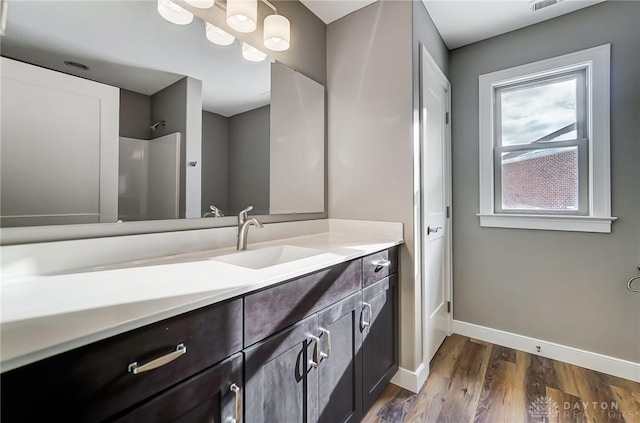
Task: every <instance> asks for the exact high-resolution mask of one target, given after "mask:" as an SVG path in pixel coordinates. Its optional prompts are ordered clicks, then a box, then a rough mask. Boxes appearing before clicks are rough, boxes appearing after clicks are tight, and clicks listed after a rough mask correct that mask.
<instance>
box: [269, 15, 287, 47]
mask: <svg viewBox="0 0 640 423" xmlns="http://www.w3.org/2000/svg"><path fill="white" fill-rule="evenodd" d="M290 37H291V24H290V23H289V19H287V18H285V17H284V16H282V15H269V16H267V17H266V18H265V19H264V38H263V41H264V46H265V47H266V48H268V49H269V50H273V51H285V50H287V49H288V48H289V42H290Z"/></svg>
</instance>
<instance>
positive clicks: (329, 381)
mask: <svg viewBox="0 0 640 423" xmlns="http://www.w3.org/2000/svg"><path fill="white" fill-rule="evenodd" d="M361 310H362V293H361V292H358V293H357V294H355V295H352V296H350V297H348V298H345V299H344V300H342V301H340V302H338V303H337V304H335V305H333V306H331V307H329V308H327V309H326V310H323V311H321V312H320V313H319V314H318V324H319V327H318V330H319V334H320V337H319V338H320V346H321V348H322V351H323V352H324V354H327V355H328V357H323V358H322V361H321V362H320V365H319V366H318V409H319V421H320V422H323V423H357V422H359V421H360V419H361V418H362V395H361V393H362V356H361V354H360V348H361V346H362V332H361V331H360V316H361Z"/></svg>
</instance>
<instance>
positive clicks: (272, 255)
mask: <svg viewBox="0 0 640 423" xmlns="http://www.w3.org/2000/svg"><path fill="white" fill-rule="evenodd" d="M322 253H323V252H322V251H318V250H314V249H311V248H304V247H295V246H293V245H278V246H274V247H266V248H260V249H258V250H251V251H242V252H239V253H234V254H228V255H225V256H218V257H214V258H212V260H214V261H219V262H222V263H227V264H232V265H234V266H240V267H246V268H248V269H264V268H266V267H271V266H277V265H279V264H285V263H289V262H292V261H296V260H301V259H304V258H308V257H313V256H317V255H320V254H322Z"/></svg>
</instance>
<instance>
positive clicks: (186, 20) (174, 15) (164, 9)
mask: <svg viewBox="0 0 640 423" xmlns="http://www.w3.org/2000/svg"><path fill="white" fill-rule="evenodd" d="M158 13H160V16H162V17H163V18H165V19H166V20H168V21H169V22H171V23H174V24H176V25H188V24H190V23H191V22H192V21H193V13H191V12H189V11H188V10H185V9H183V8H182V7H180V6H178V5H177V4H175V3H174V2H172V1H170V0H158Z"/></svg>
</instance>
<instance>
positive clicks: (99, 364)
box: [1, 234, 402, 423]
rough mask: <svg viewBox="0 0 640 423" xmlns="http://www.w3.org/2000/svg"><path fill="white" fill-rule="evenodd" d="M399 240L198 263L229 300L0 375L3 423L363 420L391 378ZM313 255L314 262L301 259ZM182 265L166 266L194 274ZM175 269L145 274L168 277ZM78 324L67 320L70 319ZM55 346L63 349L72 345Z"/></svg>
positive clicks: (206, 298) (302, 244)
mask: <svg viewBox="0 0 640 423" xmlns="http://www.w3.org/2000/svg"><path fill="white" fill-rule="evenodd" d="M349 239H351V240H352V242H350V243H349V242H347V240H349ZM401 242H402V241H401V239H396V240H391V239H389V238H385V239H381V238H378V239H375V237H359V239H357V241H356V240H355V238H354V237H353V236H351V237H349V236H347V235H344V236H343V235H338V234H319V235H315V236H309V237H301V238H297V239H296V238H294V239H292V240H286V243H287V245H286V246H282V245H270V246H257V247H255V248H254V249H251V248H250V250H249V251H248V252H242V253H234V254H223V255H222V256H216V255H215V253H212V254H214V256H213V257H212V258H211V257H210V258H208V259H203V260H206V261H207V262H206V264H207V265H210V266H211V267H210V269H211V270H212V272H213V271H214V270H217V274H218V275H220V276H219V277H220V278H221V279H226V280H227V281H229V280H232V279H234V278H235V279H234V280H236V281H237V285H236V286H234V287H233V289H231V288H230V289H228V290H227V291H226V292H225V291H224V290H222V291H216V293H215V294H212V293H211V292H209V293H206V294H202V298H199V297H198V298H197V301H196V299H195V298H196V297H193V298H191V297H190V299H189V302H190V304H191V305H195V306H194V307H195V308H193V307H186V308H185V307H182V308H180V307H177V308H175V307H174V308H173V309H172V310H173V311H172V312H171V313H173V314H175V315H174V316H172V317H169V318H157V317H156V319H157V321H155V322H152V323H150V324H145V325H143V326H141V327H137V328H135V329H131V330H124V331H123V332H122V333H119V334H117V335H115V336H109V337H106V338H105V339H101V340H98V341H96V342H91V343H88V344H86V345H82V346H79V347H75V346H74V347H73V348H71V349H69V350H67V351H65V352H61V353H55V354H54V355H51V356H49V357H46V358H43V359H38V360H36V361H35V362H30V363H28V364H24V365H15V364H13V365H11V367H12V369H10V370H6V371H4V373H3V374H2V375H1V383H2V388H3V389H2V419H3V420H4V421H46V420H51V419H56V420H58V419H64V420H67V421H86V422H97V421H126V422H129V421H130V422H143V421H189V422H190V421H215V422H233V421H235V422H241V421H245V422H265V423H267V422H282V423H284V422H302V421H307V422H316V421H322V422H357V421H360V419H361V417H362V416H363V413H365V412H366V410H367V409H368V408H369V407H370V406H371V404H372V403H373V401H374V400H375V399H376V398H377V396H378V395H379V394H380V393H381V391H382V390H383V389H384V388H385V387H386V385H387V383H388V382H389V380H390V379H391V377H392V376H393V375H394V374H395V372H396V370H397V368H398V329H399V327H398V273H397V271H398V250H399V247H398V244H400V243H401ZM291 244H293V245H291ZM310 247H313V249H316V251H319V252H321V254H318V255H315V256H309V257H304V254H302V253H304V251H303V250H305V249H309V250H311V248H310ZM274 251H275V252H277V254H279V256H278V255H277V254H276V255H274V254H275V253H274ZM243 254H244V256H242V255H243ZM246 254H254V255H255V257H253V256H247V255H246ZM296 254H298V255H296ZM301 254H302V256H300V255H301ZM276 256H277V257H276ZM241 257H249V258H248V259H244V258H241ZM265 257H267V258H265ZM278 257H279V258H278ZM283 257H284V258H283ZM287 257H289V258H287ZM297 257H302V258H297ZM257 258H259V260H257ZM289 259H291V260H290V261H288V262H286V263H285V262H284V261H287V260H289ZM188 260H193V261H187V262H186V263H185V262H183V263H178V264H173V266H178V268H179V269H185V268H186V267H185V266H189V265H190V264H193V265H194V266H198V265H202V263H200V261H202V260H195V259H193V257H188ZM234 260H235V262H234ZM238 260H239V261H238ZM243 260H246V261H243ZM256 260H257V261H256ZM260 260H263V262H262V264H256V263H258V262H259V261H260ZM269 260H271V261H269ZM278 260H280V261H283V263H280V262H279V261H278ZM178 261H181V260H178ZM231 263H235V264H231ZM274 263H275V264H274ZM327 263H328V264H327ZM171 266H172V265H148V266H146V268H147V269H148V270H149V271H157V270H158V269H157V268H158V267H160V268H163V267H164V272H165V273H168V272H170V271H171ZM256 266H257V267H256ZM261 266H262V267H261ZM278 269H280V270H279V271H278ZM310 269H312V270H311V271H309V270H310ZM133 270H136V271H138V272H139V271H141V270H140V268H134V269H133ZM235 270H237V273H236V274H235V276H234V275H233V271H235ZM103 272H107V273H108V272H109V270H108V269H107V270H103ZM95 273H100V272H95ZM134 273H135V272H134ZM134 273H132V274H134ZM81 274H83V273H81ZM125 274H127V272H126V269H116V270H115V273H114V275H120V277H124V276H123V275H125ZM278 274H280V276H281V277H280V278H279V279H278V277H277V276H276V277H274V276H273V275H278ZM139 275H140V273H138V276H139ZM251 275H253V276H251ZM291 275H293V276H291ZM208 278H209V279H210V280H211V281H214V280H215V273H211V274H210V275H208ZM252 278H253V279H252ZM241 279H242V280H241ZM185 283H186V284H187V283H188V282H187V281H185ZM133 305H135V303H134V304H133ZM133 305H132V306H133ZM189 308H193V309H191V310H189ZM182 310H189V311H184V312H182ZM83 313H85V312H83V311H75V312H71V313H66V314H68V315H70V316H71V317H70V319H71V320H69V321H70V322H72V321H73V318H74V317H75V318H77V319H79V320H81V319H83ZM114 313H117V311H114ZM165 313H166V310H165ZM165 315H166V314H163V313H157V314H156V316H165ZM86 316H88V315H86V314H85V317H86ZM59 318H60V317H59V316H58V317H56V316H52V317H51V320H50V321H51V322H52V323H51V324H52V327H51V329H52V330H53V331H56V330H58V331H60V330H64V328H60V327H59V326H56V324H57V322H60V320H56V319H59ZM148 319H149V317H147V318H146V319H139V321H140V322H147V321H148ZM152 319H153V317H152ZM25 321H27V320H25ZM39 321H41V325H45V326H46V325H47V323H46V321H47V319H41V320H39ZM129 323H130V322H129ZM18 324H20V322H19V323H18ZM78 324H80V323H78ZM27 325H28V323H27ZM5 326H6V325H3V330H4V327H5ZM121 327H122V328H127V327H130V326H127V325H122V326H121ZM69 330H72V328H70V329H69ZM104 333H108V332H104ZM51 336H52V339H53V338H55V335H51ZM83 339H91V337H85V338H83ZM51 342H54V341H51ZM62 344H63V345H62V346H61V347H60V346H58V347H59V348H58V350H59V349H60V348H62V349H67V348H69V346H72V345H77V344H74V342H73V339H69V340H68V341H65V342H64V343H62ZM65 345H66V346H65ZM40 347H42V345H40ZM51 347H52V348H49V350H50V351H56V348H55V346H54V345H51ZM41 349H42V348H41ZM44 350H47V348H45V349H44ZM40 354H42V353H40ZM44 354H47V353H44ZM25 356H29V354H28V353H27V352H25ZM20 359H21V358H20V357H19V356H17V357H14V363H15V360H18V362H19V361H20ZM3 360H4V358H3ZM31 360H32V359H28V358H27V359H25V363H26V362H27V361H31ZM13 367H15V368H13ZM5 369H6V367H5Z"/></svg>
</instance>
